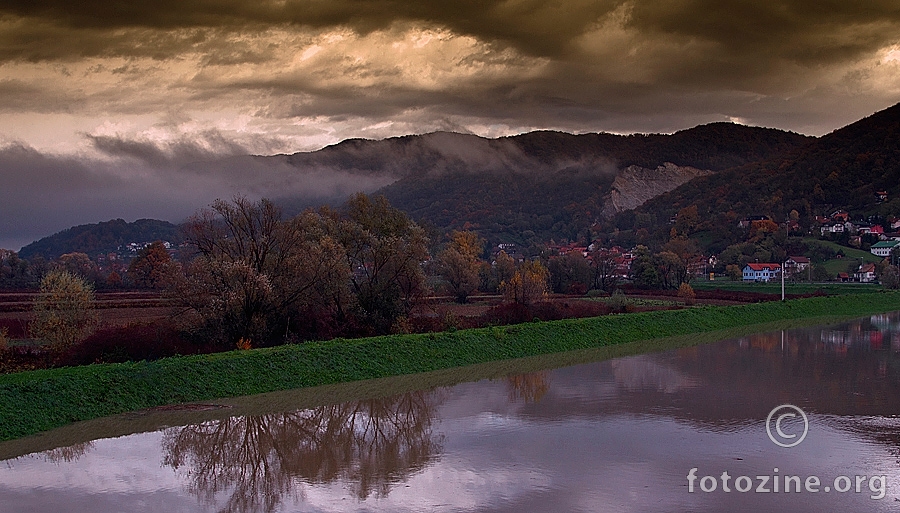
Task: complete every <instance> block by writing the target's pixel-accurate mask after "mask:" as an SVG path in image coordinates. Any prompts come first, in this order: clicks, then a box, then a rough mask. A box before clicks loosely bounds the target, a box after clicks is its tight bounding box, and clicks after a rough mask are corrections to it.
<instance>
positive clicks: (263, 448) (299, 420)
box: [163, 391, 441, 512]
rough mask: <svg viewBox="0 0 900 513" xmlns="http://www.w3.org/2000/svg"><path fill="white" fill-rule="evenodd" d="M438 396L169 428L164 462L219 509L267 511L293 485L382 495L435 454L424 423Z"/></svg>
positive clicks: (436, 446)
mask: <svg viewBox="0 0 900 513" xmlns="http://www.w3.org/2000/svg"><path fill="white" fill-rule="evenodd" d="M439 396H440V394H439V393H437V392H435V391H417V392H410V393H407V394H403V395H398V396H394V397H389V398H385V399H369V400H364V401H355V402H349V403H344V404H338V405H332V406H322V407H319V408H315V409H310V410H300V411H295V412H290V413H279V414H271V415H262V416H250V417H232V418H229V419H225V420H220V421H211V422H206V423H203V424H199V425H193V426H187V427H180V428H173V429H169V430H168V431H167V432H166V433H165V435H164V438H163V450H164V451H165V456H164V462H165V464H167V465H170V466H172V467H173V468H175V469H176V470H178V469H180V468H182V467H186V468H187V476H188V478H189V484H188V489H189V490H190V492H191V493H193V494H194V495H196V496H197V497H198V498H199V499H201V500H202V501H205V502H208V503H210V504H212V503H214V502H215V499H216V496H217V495H218V494H219V493H221V492H226V491H229V490H230V491H231V492H230V493H231V495H230V498H229V499H228V502H227V503H226V505H225V506H224V507H223V511H227V512H256V511H273V510H274V509H275V508H276V507H277V506H278V505H279V504H280V503H281V501H282V500H283V499H284V497H285V496H286V495H289V494H295V493H296V494H299V493H301V492H302V490H301V489H300V488H299V486H298V484H299V482H300V481H302V482H306V483H310V484H327V483H333V482H336V481H338V480H343V481H346V482H347V483H348V484H349V485H350V487H351V489H352V490H353V492H354V493H355V495H356V496H357V497H359V498H360V499H364V498H366V497H368V496H369V495H372V494H375V495H376V496H384V495H387V493H388V492H389V491H390V488H391V485H392V484H394V483H397V482H399V481H401V480H403V479H405V478H407V477H408V476H410V475H412V474H413V473H415V472H417V471H419V470H421V469H423V468H425V466H426V465H427V464H428V463H429V462H430V461H432V460H433V459H435V458H436V457H437V456H438V454H439V453H440V451H441V445H440V437H435V436H434V435H433V434H432V431H431V424H432V420H433V418H434V415H435V412H436V410H437V406H438V405H439V404H440V398H439Z"/></svg>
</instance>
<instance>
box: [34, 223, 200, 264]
mask: <svg viewBox="0 0 900 513" xmlns="http://www.w3.org/2000/svg"><path fill="white" fill-rule="evenodd" d="M182 239H183V235H182V234H181V229H180V228H179V227H178V226H177V225H174V224H172V223H169V222H166V221H158V220H156V219H138V220H137V221H134V222H133V223H128V222H125V221H124V220H122V219H113V220H111V221H106V222H102V223H96V224H84V225H80V226H75V227H72V228H68V229H66V230H63V231H61V232H59V233H56V234H53V235H51V236H49V237H44V238H43V239H41V240H39V241H36V242H32V243H31V244H29V245H27V246H25V247H24V248H22V250H21V251H19V256H21V257H23V258H32V257H35V256H42V257H44V258H46V259H48V260H49V259H54V258H58V257H59V256H60V255H63V254H66V253H73V252H78V253H86V254H87V255H88V256H90V257H92V258H93V257H96V256H97V255H99V254H103V253H109V252H112V251H115V250H116V249H118V247H119V246H122V245H124V244H128V243H130V242H153V241H155V240H163V241H168V242H171V243H173V244H180V243H181V241H182Z"/></svg>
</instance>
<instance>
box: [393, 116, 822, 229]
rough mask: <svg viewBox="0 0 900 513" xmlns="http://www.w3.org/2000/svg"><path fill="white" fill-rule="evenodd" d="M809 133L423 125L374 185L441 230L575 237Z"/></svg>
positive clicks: (791, 146) (801, 142)
mask: <svg viewBox="0 0 900 513" xmlns="http://www.w3.org/2000/svg"><path fill="white" fill-rule="evenodd" d="M811 140H812V138H809V137H805V136H801V135H798V134H795V133H790V132H784V131H780V130H773V129H766V128H753V127H747V126H742V125H736V124H732V123H714V124H710V125H704V126H700V127H697V128H693V129H690V130H685V131H682V132H677V133H675V134H672V135H630V136H620V135H613V134H583V135H572V134H565V133H559V132H532V133H528V134H523V135H519V136H514V137H506V138H500V139H483V138H480V137H475V136H463V135H459V134H429V135H426V136H421V137H419V138H417V139H411V140H409V141H408V143H407V146H406V147H405V151H403V152H400V153H398V155H397V156H396V157H395V159H394V160H393V164H392V165H395V166H396V165H399V164H402V163H406V167H405V168H404V169H405V171H404V173H405V176H403V177H401V178H400V179H399V180H397V181H396V182H394V183H392V184H390V185H388V186H386V187H384V188H382V189H380V190H379V191H378V192H379V193H382V194H384V195H385V196H387V198H388V199H389V200H390V201H391V203H392V204H393V205H394V206H397V207H398V208H401V209H403V210H405V211H407V212H409V213H410V214H411V215H412V217H413V218H414V219H416V220H419V221H425V222H427V223H429V224H431V225H434V226H435V227H436V228H437V229H438V230H440V231H443V232H446V231H448V230H450V229H463V228H471V229H474V230H477V231H478V232H479V233H481V235H482V236H485V237H486V238H488V240H490V241H492V242H516V243H520V244H528V243H533V242H543V241H547V240H549V239H556V240H560V239H570V240H575V239H579V238H584V237H585V236H586V235H587V233H588V230H589V227H590V226H591V225H592V224H593V223H594V222H595V221H596V220H598V219H600V218H603V217H605V216H608V215H611V214H614V213H615V212H617V211H618V210H620V209H621V208H632V207H634V206H636V205H637V204H640V203H641V202H643V201H645V200H646V199H647V198H648V197H652V196H655V195H657V194H660V193H662V192H666V191H669V190H672V189H674V188H675V187H677V186H679V185H681V184H682V183H684V182H687V181H689V180H691V179H693V178H695V177H696V176H700V175H705V174H709V173H711V172H718V171H721V170H724V169H729V168H731V167H734V166H740V165H744V164H747V163H749V162H756V161H760V160H766V159H771V158H773V157H775V156H780V155H786V154H789V153H791V152H794V151H797V150H798V149H799V148H802V147H804V146H805V145H807V144H808V143H809V142H810V141H811ZM424 148H428V151H425V152H423V151H421V150H422V149H424ZM648 184H652V187H651V186H648ZM637 189H643V190H641V191H638V190H637ZM648 191H651V192H649V194H648ZM619 203H621V206H620V207H619V208H616V207H617V205H618V204H619Z"/></svg>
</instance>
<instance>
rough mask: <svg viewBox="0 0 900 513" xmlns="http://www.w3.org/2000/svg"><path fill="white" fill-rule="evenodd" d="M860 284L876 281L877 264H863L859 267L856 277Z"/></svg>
mask: <svg viewBox="0 0 900 513" xmlns="http://www.w3.org/2000/svg"><path fill="white" fill-rule="evenodd" d="M854 278H856V281H858V282H860V283H872V282H874V281H875V264H863V265H861V266H859V270H858V271H856V274H855V276H854Z"/></svg>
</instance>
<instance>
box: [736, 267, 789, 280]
mask: <svg viewBox="0 0 900 513" xmlns="http://www.w3.org/2000/svg"><path fill="white" fill-rule="evenodd" d="M780 272H781V265H780V264H747V266H746V267H744V281H769V280H771V279H774V278H776V277H777V276H778V273H780Z"/></svg>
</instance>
